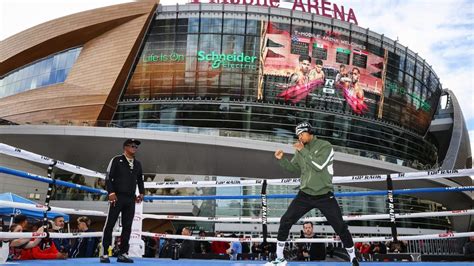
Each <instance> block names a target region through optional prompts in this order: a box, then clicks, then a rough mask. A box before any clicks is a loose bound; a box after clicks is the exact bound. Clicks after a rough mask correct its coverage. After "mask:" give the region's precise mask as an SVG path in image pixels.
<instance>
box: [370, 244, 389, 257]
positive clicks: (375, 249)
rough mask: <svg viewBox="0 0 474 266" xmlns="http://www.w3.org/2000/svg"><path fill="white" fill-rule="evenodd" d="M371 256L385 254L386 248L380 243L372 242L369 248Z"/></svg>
mask: <svg viewBox="0 0 474 266" xmlns="http://www.w3.org/2000/svg"><path fill="white" fill-rule="evenodd" d="M371 250H372V254H387V246H385V244H384V243H382V242H374V243H373V244H372V246H371Z"/></svg>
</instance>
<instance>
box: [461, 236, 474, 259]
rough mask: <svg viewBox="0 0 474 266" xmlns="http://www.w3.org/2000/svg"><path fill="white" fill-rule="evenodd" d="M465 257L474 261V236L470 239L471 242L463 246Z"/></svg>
mask: <svg viewBox="0 0 474 266" xmlns="http://www.w3.org/2000/svg"><path fill="white" fill-rule="evenodd" d="M463 251H464V256H466V257H467V258H470V259H474V236H470V237H469V242H467V243H466V244H464V246H463Z"/></svg>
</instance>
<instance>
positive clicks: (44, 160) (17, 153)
mask: <svg viewBox="0 0 474 266" xmlns="http://www.w3.org/2000/svg"><path fill="white" fill-rule="evenodd" d="M0 153H3V154H5V155H10V156H13V157H17V158H21V159H25V160H28V161H33V162H36V163H40V164H47V165H50V164H52V163H53V162H54V161H56V167H57V168H59V169H62V170H65V171H68V172H71V173H75V174H81V175H84V176H90V177H98V178H102V179H105V175H104V174H102V173H99V172H97V171H93V170H89V169H87V168H83V167H80V166H77V165H73V164H69V163H65V162H62V161H59V160H54V159H51V158H48V157H46V156H43V155H39V154H36V153H33V152H29V151H25V150H22V149H19V148H16V147H13V146H10V145H7V144H5V143H0Z"/></svg>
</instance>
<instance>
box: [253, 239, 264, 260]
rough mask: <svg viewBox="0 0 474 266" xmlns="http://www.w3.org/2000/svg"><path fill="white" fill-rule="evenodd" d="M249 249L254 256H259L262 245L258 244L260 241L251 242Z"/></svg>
mask: <svg viewBox="0 0 474 266" xmlns="http://www.w3.org/2000/svg"><path fill="white" fill-rule="evenodd" d="M251 250H252V254H254V256H255V258H259V257H260V256H262V246H261V245H260V243H257V242H253V243H252V248H251Z"/></svg>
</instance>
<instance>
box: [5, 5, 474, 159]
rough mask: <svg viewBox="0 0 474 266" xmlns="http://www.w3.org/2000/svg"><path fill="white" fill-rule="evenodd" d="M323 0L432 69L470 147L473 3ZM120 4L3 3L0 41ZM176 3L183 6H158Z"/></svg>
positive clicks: (473, 83) (472, 125)
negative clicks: (459, 113)
mask: <svg viewBox="0 0 474 266" xmlns="http://www.w3.org/2000/svg"><path fill="white" fill-rule="evenodd" d="M202 1H203V2H207V1H206V0H202ZM328 1H329V2H331V3H335V4H338V5H343V6H344V7H345V8H346V10H347V8H349V7H350V8H352V9H353V10H354V12H355V14H356V16H357V20H358V23H359V26H361V27H364V28H370V29H371V30H373V31H375V32H377V33H380V34H384V35H385V36H387V37H389V38H391V39H393V40H396V39H398V40H399V43H401V44H402V45H404V46H408V47H409V48H410V49H411V50H413V51H415V52H417V53H418V54H419V55H420V56H421V57H422V58H424V59H426V61H427V62H428V63H429V64H431V65H432V66H433V69H434V70H435V72H436V73H437V75H438V77H440V80H441V83H442V84H443V87H444V88H449V89H451V90H452V91H454V92H455V94H456V96H457V98H458V100H459V102H460V104H461V107H462V110H463V113H464V117H465V119H466V121H467V124H468V129H469V133H470V136H471V147H474V145H473V144H474V0H403V1H402V0H328ZM122 2H130V1H124V0H41V1H38V0H2V1H0V34H1V35H0V39H2V40H3V39H5V38H7V37H8V36H10V35H13V34H15V33H17V32H19V31H22V30H25V29H27V28H29V27H32V26H34V25H37V24H40V23H42V22H45V21H48V20H51V19H54V18H57V17H61V16H65V15H68V14H72V13H76V12H80V11H83V10H87V9H93V8H97V7H100V6H107V5H112V4H118V3H122ZM177 2H178V3H186V2H187V1H185V0H184V1H183V0H178V1H177V0H162V1H161V3H162V4H176V3H177ZM282 2H283V1H282ZM283 5H285V6H287V5H289V4H288V3H285V4H283ZM472 150H473V151H474V149H472Z"/></svg>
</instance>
